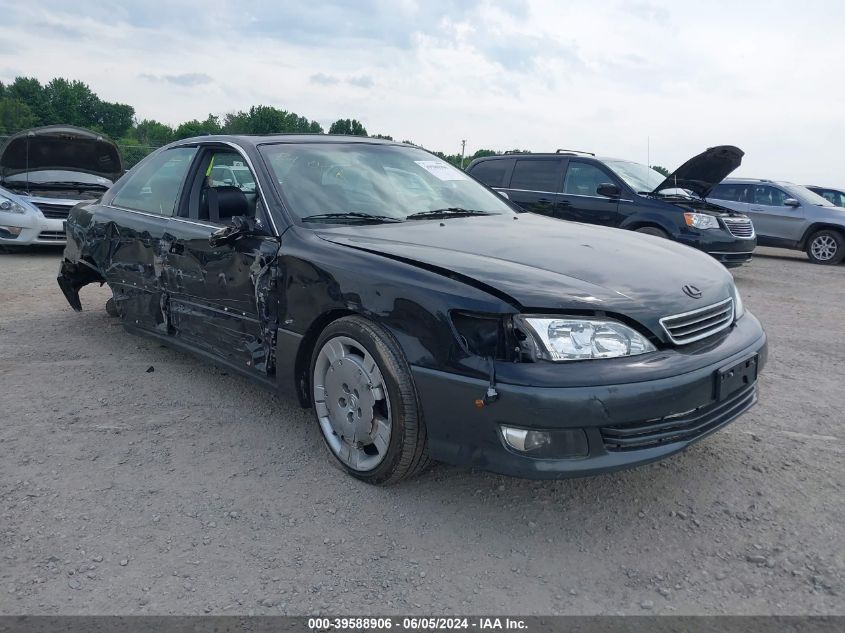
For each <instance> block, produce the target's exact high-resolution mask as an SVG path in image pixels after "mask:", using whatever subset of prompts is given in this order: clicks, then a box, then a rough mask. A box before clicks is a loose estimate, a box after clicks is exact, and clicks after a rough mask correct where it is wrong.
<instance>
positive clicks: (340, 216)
mask: <svg viewBox="0 0 845 633" xmlns="http://www.w3.org/2000/svg"><path fill="white" fill-rule="evenodd" d="M333 220H341V221H343V220H347V221H352V222H372V223H374V224H379V223H382V222H401V221H402V220H401V219H399V218H392V217H390V216H387V215H373V214H372V213H360V212H358V211H343V212H338V213H318V214H317V215H309V216H307V217H304V218H302V221H303V222H332V221H333Z"/></svg>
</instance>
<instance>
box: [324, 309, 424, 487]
mask: <svg viewBox="0 0 845 633" xmlns="http://www.w3.org/2000/svg"><path fill="white" fill-rule="evenodd" d="M310 368H311V373H310V377H311V382H310V389H311V397H312V399H313V405H314V413H315V416H316V418H317V425H318V426H319V428H320V433H321V435H322V436H323V441H324V442H325V444H326V447H327V448H328V450H329V453H330V454H331V456H332V459H333V460H335V461H336V462H337V464H338V465H339V466H340V468H341V469H342V470H344V471H345V472H346V473H348V474H349V475H351V476H353V477H355V478H356V479H360V480H361V481H365V482H367V483H370V484H379V485H387V484H393V483H397V482H399V481H402V480H403V479H407V478H410V477H413V476H415V475H417V474H419V473H421V472H422V471H423V470H425V468H426V467H427V466H428V465H429V464H430V458H429V457H428V438H427V435H426V428H425V422H424V420H423V415H422V408H421V406H420V403H419V398H418V396H417V391H416V387H415V386H414V381H413V377H412V375H411V370H410V367H409V366H408V362H407V360H406V359H405V355H404V354H403V353H402V349H401V348H400V347H399V344H398V343H397V342H396V340H395V339H394V338H393V336H392V335H391V334H390V332H388V331H387V330H386V329H384V328H383V327H381V326H380V325H377V324H376V323H373V322H371V321H368V320H366V319H363V318H361V317H357V316H352V317H344V318H342V319H338V320H337V321H334V322H333V323H331V324H329V326H328V327H327V328H326V329H325V330H323V332H322V333H321V334H320V337H319V338H318V339H317V343H316V345H315V346H314V352H313V354H312V358H311V366H310Z"/></svg>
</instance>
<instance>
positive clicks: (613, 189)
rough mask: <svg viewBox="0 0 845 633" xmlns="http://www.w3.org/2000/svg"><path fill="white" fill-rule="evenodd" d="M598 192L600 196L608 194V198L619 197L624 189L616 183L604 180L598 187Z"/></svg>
mask: <svg viewBox="0 0 845 633" xmlns="http://www.w3.org/2000/svg"><path fill="white" fill-rule="evenodd" d="M596 193H597V194H599V195H600V196H606V197H608V198H618V197H619V196H621V195H622V190H621V189H620V188H619V187H617V186H616V185H614V184H611V183H609V182H603V183H602V184H600V185H599V186H598V187H596Z"/></svg>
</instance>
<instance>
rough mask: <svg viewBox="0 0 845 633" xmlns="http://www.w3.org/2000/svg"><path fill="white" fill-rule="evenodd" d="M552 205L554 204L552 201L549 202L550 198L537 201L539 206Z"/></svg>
mask: <svg viewBox="0 0 845 633" xmlns="http://www.w3.org/2000/svg"><path fill="white" fill-rule="evenodd" d="M551 203H552V201H551V200H549V199H548V198H540V199H539V200H537V204H551Z"/></svg>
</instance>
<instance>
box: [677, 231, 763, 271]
mask: <svg viewBox="0 0 845 633" xmlns="http://www.w3.org/2000/svg"><path fill="white" fill-rule="evenodd" d="M678 241H679V242H680V243H681V244H686V245H687V246H692V247H693V248H697V249H698V250H701V251H704V252H705V253H707V254H708V255H710V256H711V257H714V258H715V259H717V260H718V261H720V262H721V263H722V264H724V265H725V266H727V267H728V268H730V267H732V266H740V265H741V264H744V263H746V262H749V261H751V257H752V255H753V254H754V249H755V248H756V246H757V238H756V237H752V238H747V239H743V238H738V237H735V236H734V235H732V234H731V233H729V232H728V231H726V230H725V229H709V230H702V231H695V232H694V233H693V232H691V231H690V232H686V233H684V234H682V235H681V236H680V237H679V238H678Z"/></svg>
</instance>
